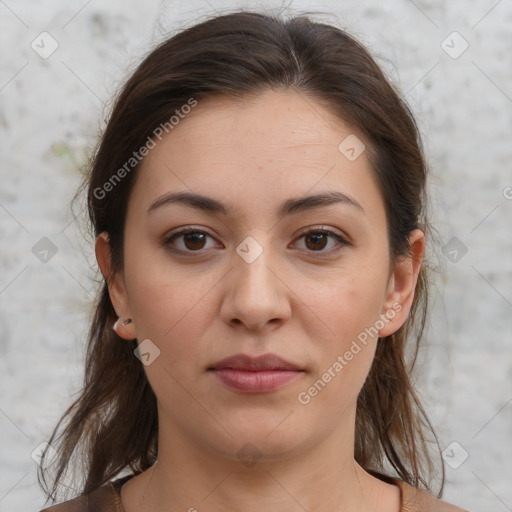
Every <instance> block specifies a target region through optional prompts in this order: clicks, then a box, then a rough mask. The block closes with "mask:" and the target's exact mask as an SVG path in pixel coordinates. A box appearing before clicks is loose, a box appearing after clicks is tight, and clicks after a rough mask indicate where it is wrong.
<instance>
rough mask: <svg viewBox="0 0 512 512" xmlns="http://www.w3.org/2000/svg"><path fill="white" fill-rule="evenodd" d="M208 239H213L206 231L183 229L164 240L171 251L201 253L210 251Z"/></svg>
mask: <svg viewBox="0 0 512 512" xmlns="http://www.w3.org/2000/svg"><path fill="white" fill-rule="evenodd" d="M208 238H211V239H212V240H213V237H212V236H211V235H209V234H208V233H205V232H204V231H200V230H198V229H191V228H189V229H183V230H181V231H179V232H178V233H174V234H172V235H170V236H169V237H167V238H166V239H165V240H164V245H166V246H168V247H169V249H171V250H172V251H175V252H179V253H187V252H200V251H201V250H202V249H208V248H209V247H206V244H207V242H208Z"/></svg>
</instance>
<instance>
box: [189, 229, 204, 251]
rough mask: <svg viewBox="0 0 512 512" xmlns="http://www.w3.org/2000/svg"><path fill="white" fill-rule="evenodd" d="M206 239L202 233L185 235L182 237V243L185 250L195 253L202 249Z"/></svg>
mask: <svg viewBox="0 0 512 512" xmlns="http://www.w3.org/2000/svg"><path fill="white" fill-rule="evenodd" d="M205 240H206V237H205V235H204V233H187V234H185V235H183V243H184V244H185V247H186V248H187V249H190V250H191V251H196V250H197V249H202V248H203V247H204V244H205Z"/></svg>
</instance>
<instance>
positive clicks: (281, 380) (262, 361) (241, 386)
mask: <svg viewBox="0 0 512 512" xmlns="http://www.w3.org/2000/svg"><path fill="white" fill-rule="evenodd" d="M208 371H209V372H211V373H212V374H213V375H214V376H215V377H216V378H217V379H218V381H219V382H220V383H221V384H223V385H224V386H226V387H227V388H229V389H231V390H233V391H239V392H243V393H267V392H270V391H275V390H277V389H279V388H281V387H283V386H285V385H286V384H288V383H290V382H292V381H293V380H295V379H297V378H298V377H300V376H301V375H302V374H303V373H304V370H303V369H301V368H300V367H299V366H298V365H296V364H294V363H291V362H289V361H286V360H285V359H283V358H281V357H279V356H278V355H276V354H265V355H263V356H259V357H251V356H248V355H245V354H237V355H235V356H230V357H228V358H225V359H223V360H221V361H219V362H217V363H215V364H214V365H212V366H211V367H209V368H208Z"/></svg>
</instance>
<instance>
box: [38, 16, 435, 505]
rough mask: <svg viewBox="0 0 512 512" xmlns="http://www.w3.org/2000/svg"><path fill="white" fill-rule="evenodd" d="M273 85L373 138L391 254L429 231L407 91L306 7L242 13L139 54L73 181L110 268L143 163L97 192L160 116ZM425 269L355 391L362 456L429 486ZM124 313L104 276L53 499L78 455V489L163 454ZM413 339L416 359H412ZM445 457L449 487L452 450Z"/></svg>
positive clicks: (381, 470)
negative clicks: (422, 367)
mask: <svg viewBox="0 0 512 512" xmlns="http://www.w3.org/2000/svg"><path fill="white" fill-rule="evenodd" d="M276 88H280V89H286V88H291V89H294V90H296V91H299V92H302V93H306V94H308V95H310V97H312V98H313V99H315V100H317V101H319V102H321V103H323V104H324V105H326V106H327V107H328V108H329V109H330V110H331V111H332V112H334V113H336V114H337V115H338V116H339V117H340V118H341V119H342V120H343V121H345V122H346V123H348V124H349V125H350V126H352V127H353V128H354V129H356V130H358V132H359V133H360V134H361V135H362V136H363V137H364V138H365V142H366V143H367V150H368V151H367V154H368V155H369V158H370V162H371V164H372V169H373V171H374V173H375V176H376V179H377V183H378V185H379V187H380V190H381V192H382V195H383V198H384V201H385V206H386V215H387V225H388V237H389V247H390V254H391V261H392V263H393V264H394V263H395V262H396V261H397V258H399V257H400V256H409V255H410V252H409V250H410V247H409V244H408V235H409V233H410V232H411V231H412V230H414V229H416V228H418V227H419V228H421V229H422V230H423V231H424V232H425V233H426V234H427V232H430V226H429V224H428V223H427V215H426V206H427V200H426V192H425V187H426V177H427V167H426V163H425V159H424V156H423V151H422V147H421V141H420V136H419V132H418V129H417V126H416V124H415V121H414V118H413V116H412V114H411V112H410V110H409V108H408V107H407V105H406V104H405V102H404V100H403V99H402V98H401V95H400V93H399V92H397V91H396V90H395V89H394V87H393V86H392V85H391V84H390V83H389V81H388V80H387V79H386V77H385V76H384V74H383V72H382V71H381V69H380V68H379V66H378V65H377V64H376V62H375V61H374V60H373V58H372V57H371V56H370V54H369V53H368V51H367V50H366V49H365V48H364V47H363V46H362V45H361V44H360V43H359V42H357V41H356V40H355V39H354V38H353V37H351V36H350V35H349V34H347V33H346V32H345V31H343V30H341V29H339V28H336V27H334V26H331V25H328V24H324V23H319V22H313V21H312V20H311V19H310V18H308V17H307V16H303V15H298V16H295V17H293V18H290V19H288V20H285V19H283V18H281V17H278V16H274V15H266V14H260V13H254V12H246V11H239V12H235V13H231V14H226V15H221V16H217V17H215V18H211V19H209V20H206V21H204V22H201V23H199V24H196V25H195V26H192V27H190V28H187V29H186V30H183V31H181V32H179V33H178V34H176V35H174V36H173V37H171V38H169V39H167V40H166V41H164V42H163V43H162V44H160V45H159V46H158V47H157V48H156V49H154V50H153V51H152V52H151V53H150V54H149V55H148V56H147V57H146V58H145V59H144V60H143V62H142V63H141V64H140V65H139V66H138V68H137V69H136V71H135V72H134V73H133V75H132V76H131V77H130V78H129V80H128V81H127V82H126V83H125V85H124V86H123V88H122V90H121V92H120V94H119V96H118V97H117V100H116V101H115V104H114V106H113V110H112V113H111V116H110V119H109V122H108V124H107V126H106V128H105V130H104V133H103V135H102V137H101V139H100V142H99V144H98V148H97V150H96V152H95V155H94V158H93V161H92V165H91V169H90V172H89V173H88V175H87V177H86V179H85V181H84V183H83V184H82V187H81V189H79V191H78V192H77V196H78V193H79V192H80V190H83V189H86V190H87V206H88V213H89V218H90V221H91V223H92V227H93V230H94V235H95V236H97V235H98V234H99V233H101V232H103V231H106V232H108V234H109V237H110V249H111V255H112V260H113V272H115V271H116V270H119V269H121V268H122V266H123V252H122V247H123V231H124V222H125V213H126V209H127V203H128V200H129V195H130V190H131V189H132V187H133V183H134V179H135V176H136V171H137V168H138V167H139V164H137V165H134V166H133V169H131V170H130V169H128V170H129V172H126V173H122V174H123V178H122V179H121V180H118V182H116V183H115V184H114V185H115V186H111V187H109V190H108V193H103V192H102V193H99V192H98V191H101V190H103V191H105V190H106V188H105V184H106V183H107V182H108V181H109V180H112V177H113V176H114V174H115V173H116V172H117V171H118V170H119V169H120V168H122V166H123V165H125V163H126V162H128V161H129V160H130V158H131V157H132V156H133V153H134V151H135V150H137V149H138V148H140V147H142V146H143V145H144V144H145V143H146V142H147V141H148V140H150V139H151V140H153V139H155V136H154V133H155V132H154V130H155V128H156V127H157V126H159V125H161V124H164V123H166V122H168V120H169V118H170V116H171V115H172V114H173V113H174V112H175V110H176V109H179V108H180V107H181V106H182V105H184V104H187V102H189V101H190V98H195V99H196V100H197V101H201V98H204V97H207V96H211V95H215V94H221V95H229V97H231V98H236V99H240V100H243V99H244V98H246V97H248V95H254V94H258V93H259V92H263V91H265V90H268V89H276ZM124 168H125V170H127V168H126V166H125V167H124ZM77 196H75V199H76V197H77ZM429 279H430V278H429V273H428V268H427V266H426V264H425V263H424V264H423V265H422V268H421V271H420V275H419V279H418V282H417V285H416V290H415V297H414V301H413V304H412V308H411V312H410V315H409V317H408V318H407V320H406V322H405V323H404V325H403V326H402V327H401V328H400V329H398V330H397V331H396V332H395V333H394V334H392V335H390V336H388V337H387V338H385V339H381V340H379V343H378V346H377V350H376V354H375V359H374V361H373V364H372V367H371V369H370V372H369V375H368V377H367V380H366V382H365V384H364V386H363V388H362V390H361V392H360V394H359V397H358V403H357V415H356V439H355V459H356V461H357V462H358V463H359V464H360V465H361V466H362V467H363V468H365V469H366V470H367V471H370V472H372V473H374V474H375V475H382V476H383V477H384V478H386V475H388V476H398V477H399V478H401V479H402V480H404V481H406V482H407V483H409V484H411V485H413V486H416V487H424V488H426V489H427V490H430V489H431V483H430V478H431V477H432V475H433V474H435V476H438V475H437V473H436V472H435V464H434V463H433V459H432V457H431V455H430V453H429V443H430V440H429V439H428V437H427V433H428V434H429V435H432V436H433V444H434V446H435V447H436V448H437V451H438V452H439V451H440V450H439V443H438V440H437V437H436V435H435V433H434V430H433V428H432V425H431V424H430V422H429V420H428V418H427V416H426V414H425V411H424V409H423V408H422V406H421V403H420V401H419V400H418V397H417V394H416V392H415V389H414V385H413V383H412V381H411V376H412V369H413V367H414V363H415V361H416V357H417V354H418V349H419V345H420V340H421V338H422V335H423V330H424V326H425V321H426V317H427V310H428V300H427V299H428V286H429ZM116 319H117V317H116V314H115V311H114V309H113V306H112V303H111V301H110V296H109V292H108V287H107V283H106V281H105V280H103V282H102V286H101V289H100V290H99V293H98V297H97V301H96V304H95V311H94V313H93V317H92V323H91V326H90V332H89V336H88V345H87V351H86V367H85V381H84V386H83V389H82V390H81V392H80V394H79V396H78V398H77V399H76V400H75V401H74V403H73V404H72V405H71V406H70V407H69V408H68V409H67V411H66V412H65V413H64V415H63V416H62V418H61V419H60V421H59V423H58V424H57V426H56V428H55V430H54V431H53V433H52V436H51V439H50V441H49V444H50V445H52V446H53V447H54V448H57V453H58V457H57V460H56V461H55V462H54V464H53V465H52V466H50V467H49V468H48V469H43V467H44V461H45V457H47V456H48V454H47V453H44V455H43V460H42V465H41V466H40V469H39V473H38V478H39V482H40V485H41V486H42V487H43V488H44V490H45V492H46V494H47V495H48V499H49V498H50V497H51V498H52V499H53V500H55V499H56V491H57V489H58V487H59V486H60V485H63V482H64V476H66V475H67V473H68V471H69V470H70V469H71V468H72V467H74V468H75V470H76V467H77V466H79V467H80V473H79V474H80V475H81V476H82V478H83V479H84V482H83V483H82V484H80V492H81V493H84V494H87V493H90V492H92V491H94V490H95V489H97V488H98V487H100V486H101V485H103V484H104V483H106V482H108V481H109V480H111V479H112V478H113V477H115V476H117V475H118V474H119V473H121V472H122V471H123V470H127V469H128V468H129V469H130V470H131V471H132V472H134V473H140V472H142V471H145V470H146V469H148V468H149V467H150V466H152V465H153V464H154V462H155V461H156V458H157V452H158V445H157V440H158V439H157V438H158V421H157V406H156V398H155V395H154V393H153V391H152V389H151V387H150V385H149V383H148V380H147V378H146V375H145V372H144V369H143V365H142V364H140V361H139V360H138V359H137V358H136V357H134V349H135V348H136V346H137V340H131V341H128V342H127V341H126V340H122V339H120V338H119V337H118V335H117V334H116V333H115V332H114V331H113V330H112V328H111V327H112V324H113V323H114V322H115V320H116ZM410 338H413V339H414V341H409V343H413V345H412V347H407V348H408V350H409V349H410V348H412V358H411V360H410V361H409V362H407V360H406V354H405V350H406V344H407V342H408V340H409V339H410ZM75 459H77V460H76V461H75ZM72 461H73V462H75V464H72ZM440 465H441V469H442V472H441V475H442V478H441V489H440V491H439V493H438V496H439V497H440V496H441V495H442V489H443V485H444V465H443V461H442V458H440ZM386 466H387V468H388V469H386ZM52 469H53V472H54V476H53V486H52V487H49V486H48V485H47V482H46V476H47V475H48V474H49V472H50V470H52ZM393 472H394V473H395V475H391V473H393ZM75 490H76V489H75Z"/></svg>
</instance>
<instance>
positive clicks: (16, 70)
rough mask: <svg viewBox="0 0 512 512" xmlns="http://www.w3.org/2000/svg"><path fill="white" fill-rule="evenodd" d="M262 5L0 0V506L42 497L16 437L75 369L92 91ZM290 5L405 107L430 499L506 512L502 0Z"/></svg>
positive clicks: (509, 282) (507, 60)
mask: <svg viewBox="0 0 512 512" xmlns="http://www.w3.org/2000/svg"><path fill="white" fill-rule="evenodd" d="M289 3H290V2H289ZM262 5H264V6H266V7H268V8H273V7H276V6H278V5H279V3H277V2H265V3H264V4H261V3H260V2H239V3H232V2H224V3H222V2H219V1H218V0H210V1H208V2H207V1H206V0H205V1H194V2H190V1H186V2H185V1H178V0H175V1H174V2H162V3H161V2H157V1H156V0H147V1H145V2H135V1H129V2H128V1H124V2H122V1H121V0H110V1H109V2H100V1H89V2H88V1H86V0H83V1H75V2H66V3H65V5H64V4H63V3H61V2H58V1H56V0H48V1H46V2H35V1H28V0H20V1H16V2H15V1H14V0H5V1H2V2H0V45H1V46H0V59H1V68H0V101H1V103H0V132H1V134H0V144H1V160H0V165H1V180H0V233H1V235H0V236H1V252H0V257H1V268H0V350H1V354H2V357H1V358H0V382H1V395H0V401H1V403H0V427H1V435H0V450H1V453H0V510H9V511H10V510H38V507H40V506H41V505H42V503H43V500H42V493H41V491H40V490H39V488H38V486H37V484H36V477H35V475H36V472H35V469H36V462H35V461H34V460H32V458H31V453H32V452H33V451H34V450H36V449H37V447H38V446H39V445H40V443H41V442H43V441H45V440H46V439H47V436H48V433H49V431H50V429H51V427H53V425H54V423H55V421H56V420H57V418H58V417H59V416H60V414H61V413H62V411H63V410H64V408H65V407H66V406H67V405H68V403H69V401H70V397H71V395H72V393H74V392H76V391H77V389H78V386H79V384H80V381H81V378H82V371H83V370H82V350H83V342H84V332H85V328H86V324H85V319H86V314H87V312H88V307H89V306H88V304H89V301H90V300H91V297H92V293H93V291H94V286H95V284H94V281H93V279H94V277H95V268H94V258H93V250H92V245H91V244H90V240H89V241H87V240H86V241H84V240H83V233H82V232H81V228H80V223H79V222H73V219H72V217H71V215H70V212H69V201H70V199H71V197H72V195H73V193H74V191H75V189H76V186H77V185H78V183H79V177H80V175H79V171H78V170H79V168H80V166H82V165H83V164H84V163H85V158H86V155H87V152H88V150H89V149H90V147H91V146H92V144H93V143H94V142H95V137H96V134H97V132H98V130H99V128H101V126H102V119H103V116H104V113H105V112H106V110H105V108H106V107H105V105H108V104H109V100H110V98H112V95H113V94H114V93H115V91H116V88H117V87H118V86H119V85H120V84H121V83H122V80H123V78H125V77H126V76H127V74H128V73H129V71H130V70H132V69H133V68H134V66H135V65H136V64H137V63H138V61H139V59H140V58H141V57H142V55H143V54H144V53H145V52H146V51H147V50H149V49H150V48H151V47H152V46H153V44H154V43H155V42H156V41H158V40H160V39H161V38H162V37H163V35H164V34H165V33H166V32H167V31H168V30H169V29H171V28H174V27H179V26H182V25H183V24H185V23H186V24H191V23H192V22H193V21H194V20H195V19H197V18H198V16H202V15H208V14H211V13H213V12H214V9H218V10H225V9H230V8H234V7H237V6H245V7H254V8H260V7H261V6H262ZM291 8H292V9H293V10H302V9H303V10H319V11H324V12H327V13H333V14H334V15H335V16H336V17H334V16H333V17H328V16H326V17H325V19H326V20H327V21H331V22H333V23H336V22H337V23H340V24H341V25H342V26H344V27H345V28H347V29H348V30H349V31H351V32H352V33H354V34H355V35H356V36H358V37H360V38H361V39H362V40H363V41H364V42H365V43H367V44H368V45H369V46H370V48H371V49H372V50H373V51H374V52H375V53H376V54H377V55H378V56H379V60H380V62H381V63H382V65H383V66H384V67H385V68H386V70H387V71H388V72H389V73H390V75H391V76H392V77H394V79H395V80H396V81H397V82H398V84H399V85H400V87H401V88H402V90H403V91H404V92H406V97H407V100H408V101H409V103H410V105H411V106H412V108H413V110H414V112H415V114H416V116H417V118H418V122H419V124H420V126H421V130H422V133H423V134H424V137H425V143H426V149H427V154H428V158H429V161H430V164H431V167H432V171H433V174H432V178H431V195H432V204H433V210H432V214H433V220H434V225H435V227H436V229H437V230H438V232H439V234H440V238H441V244H442V245H441V246H440V247H439V248H438V249H437V251H436V255H437V259H436V260H435V264H436V265H437V266H438V268H439V270H440V272H441V274H440V277H439V279H438V284H437V287H436V289H435V291H434V298H435V309H434V311H433V315H432V321H431V328H430V330H429V335H428V337H427V340H426V341H427V343H426V349H425V350H423V351H422V356H421V361H422V363H421V367H420V372H419V381H420V385H421V389H422V393H423V396H424V400H425V404H426V407H427V409H428V411H429V412H430V415H431V418H432V420H433V422H434V424H435V425H436V427H437V428H438V432H439V435H440V440H441V443H442V445H443V448H446V450H445V459H446V461H447V463H448V465H447V485H446V492H445V499H447V500H449V501H453V502H455V503H457V504H458V505H460V506H463V507H465V508H468V509H470V510H472V511H475V512H476V511H486V512H488V511H489V510H493V511H501V510H503V511H506V510H512V486H511V482H512V470H511V469H510V461H511V460H512V385H511V384H512V349H511V341H512V340H511V338H512V336H511V332H512V257H511V249H512V232H511V228H510V221H511V220H512V188H511V187H512V173H511V169H510V162H511V161H512V154H511V153H512V145H511V137H510V135H511V124H512V62H511V60H512V51H511V50H512V2H511V1H510V0H501V1H496V0H490V1H487V0H486V1H482V0H480V1H475V2H464V1H461V0H452V1H450V2H442V1H440V0H417V1H415V2H412V1H408V0H396V1H390V2H356V1H341V2H334V1H332V2H323V3H311V4H309V3H307V2H291ZM45 32H47V33H48V34H45ZM57 45H58V46H57ZM53 50H54V51H53ZM52 51H53V53H52Z"/></svg>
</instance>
